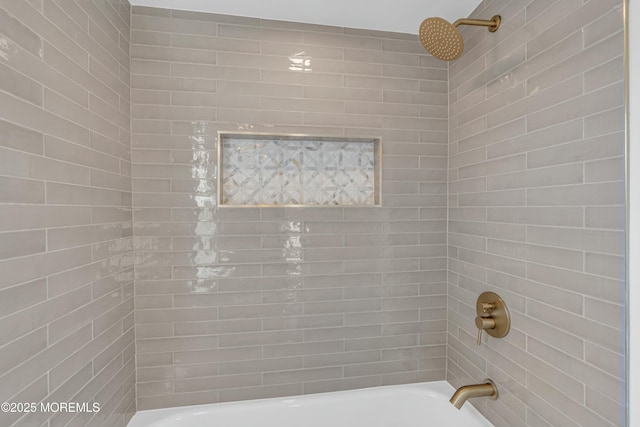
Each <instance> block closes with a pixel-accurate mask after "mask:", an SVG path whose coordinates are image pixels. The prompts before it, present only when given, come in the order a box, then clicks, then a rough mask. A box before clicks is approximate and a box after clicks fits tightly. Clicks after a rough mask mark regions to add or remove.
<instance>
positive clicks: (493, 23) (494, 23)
mask: <svg viewBox="0 0 640 427" xmlns="http://www.w3.org/2000/svg"><path fill="white" fill-rule="evenodd" d="M500 21H501V19H500V15H495V16H494V17H493V18H491V19H490V20H487V19H458V20H457V21H456V22H454V23H453V26H454V27H458V26H459V25H475V26H478V27H489V31H490V32H492V33H494V32H496V31H497V30H498V28H499V27H500Z"/></svg>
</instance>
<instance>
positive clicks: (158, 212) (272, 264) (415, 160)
mask: <svg viewBox="0 0 640 427" xmlns="http://www.w3.org/2000/svg"><path fill="white" fill-rule="evenodd" d="M131 28H132V44H131V61H132V62H131V67H132V69H131V71H132V74H131V85H132V87H131V88H132V127H133V138H132V164H133V165H132V175H133V192H134V196H133V207H134V214H133V218H134V235H135V238H134V242H135V253H136V285H135V289H136V297H135V299H136V345H137V376H138V382H137V401H138V409H139V410H143V409H150V408H158V407H165V406H176V405H187V404H198V403H207V402H218V401H220V402H222V401H230V400H242V399H251V398H257V397H271V396H282V395H294V394H302V393H315V392H322V391H332V390H341V389H349V388H357V387H367V386H376V385H386V384H395V383H406V382H419V381H430V380H437V379H444V378H445V371H446V370H445V362H446V358H445V352H446V330H447V325H446V257H447V252H446V215H447V209H446V205H447V200H446V185H447V184H446V180H447V124H448V121H447V111H448V107H447V103H448V99H447V64H446V63H443V62H441V61H438V60H436V59H434V58H432V57H430V56H429V55H428V54H427V53H426V52H425V51H424V49H423V48H422V46H421V44H420V43H419V41H417V40H416V38H415V36H412V35H408V34H395V33H382V32H375V31H363V30H351V29H343V28H336V27H324V26H317V25H307V24H295V23H288V22H276V21H268V20H260V19H252V18H239V17H232V16H220V15H211V14H202V13H191V12H180V11H171V10H165V9H153V8H141V7H134V8H133V15H132V27H131ZM300 58H304V60H302V61H301V60H300ZM300 64H303V66H299V65H300ZM218 132H228V133H234V132H259V133H268V134H305V135H314V136H319V137H330V136H341V137H342V138H344V139H347V140H348V139H349V138H350V137H351V138H353V137H366V138H376V137H380V138H381V141H382V142H381V147H382V155H383V159H382V167H383V169H382V180H383V182H382V206H380V207H311V208H309V207H294V208H271V207H269V208H259V207H240V208H238V207H228V206H222V207H220V206H217V204H216V200H217V194H216V188H217V184H218V183H217V182H216V176H217V166H218V165H216V155H215V153H216V150H217V145H216V144H217V136H218Z"/></svg>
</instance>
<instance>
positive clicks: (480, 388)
mask: <svg viewBox="0 0 640 427" xmlns="http://www.w3.org/2000/svg"><path fill="white" fill-rule="evenodd" d="M483 396H486V397H489V398H491V399H493V400H495V399H497V398H498V389H497V388H496V385H495V384H494V383H493V381H491V380H490V379H487V380H485V382H484V383H482V384H471V385H464V386H462V387H460V388H459V389H457V390H456V392H455V393H453V396H451V399H449V402H451V403H452V404H453V406H455V407H456V408H458V409H460V408H462V405H464V402H466V401H467V399H471V398H472V397H483Z"/></svg>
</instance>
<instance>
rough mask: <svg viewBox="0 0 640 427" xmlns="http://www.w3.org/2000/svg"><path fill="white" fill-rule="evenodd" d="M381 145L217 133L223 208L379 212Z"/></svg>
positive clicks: (375, 141)
mask: <svg viewBox="0 0 640 427" xmlns="http://www.w3.org/2000/svg"><path fill="white" fill-rule="evenodd" d="M380 159H381V153H380V139H379V138H351V137H325V136H322V137H321V136H308V135H271V134H255V133H254V134H245V133H220V134H219V135H218V166H219V167H218V171H219V172H218V202H219V205H221V206H379V205H380V181H381V178H380V175H381V174H380V171H381V165H380Z"/></svg>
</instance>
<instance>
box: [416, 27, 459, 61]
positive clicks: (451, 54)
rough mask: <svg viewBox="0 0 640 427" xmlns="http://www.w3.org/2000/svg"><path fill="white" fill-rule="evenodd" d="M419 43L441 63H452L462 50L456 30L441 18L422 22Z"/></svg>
mask: <svg viewBox="0 0 640 427" xmlns="http://www.w3.org/2000/svg"><path fill="white" fill-rule="evenodd" d="M420 41H421V42H422V45H423V46H424V48H425V49H427V51H428V52H429V53H430V54H431V55H433V56H435V57H436V58H438V59H442V60H443V61H453V60H454V59H456V58H458V57H459V56H460V55H462V51H463V50H464V40H462V36H461V35H460V32H459V31H458V29H457V28H456V27H455V26H453V24H450V23H449V22H448V21H446V20H444V19H442V18H427V19H425V20H424V21H422V24H420Z"/></svg>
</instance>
